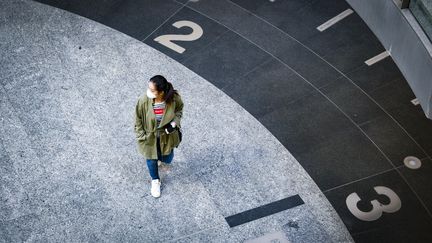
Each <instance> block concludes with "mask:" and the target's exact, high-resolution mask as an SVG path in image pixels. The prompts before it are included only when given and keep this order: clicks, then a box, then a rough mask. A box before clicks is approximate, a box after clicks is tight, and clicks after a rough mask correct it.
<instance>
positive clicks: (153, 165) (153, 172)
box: [147, 138, 174, 180]
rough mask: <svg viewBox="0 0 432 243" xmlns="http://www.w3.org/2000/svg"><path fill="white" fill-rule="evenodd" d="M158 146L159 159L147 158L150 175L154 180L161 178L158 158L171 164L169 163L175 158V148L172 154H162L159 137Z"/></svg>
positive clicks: (157, 139)
mask: <svg viewBox="0 0 432 243" xmlns="http://www.w3.org/2000/svg"><path fill="white" fill-rule="evenodd" d="M156 148H157V157H158V159H147V167H148V169H149V172H150V176H151V178H152V180H155V179H160V178H159V170H158V164H157V162H158V160H160V161H162V162H165V163H167V164H169V163H171V161H172V160H173V158H174V149H172V150H171V153H170V154H168V155H162V153H161V148H160V139H159V138H156Z"/></svg>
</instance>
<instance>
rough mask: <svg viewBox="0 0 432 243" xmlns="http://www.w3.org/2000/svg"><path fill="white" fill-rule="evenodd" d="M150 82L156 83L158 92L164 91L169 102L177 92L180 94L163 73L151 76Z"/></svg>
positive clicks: (166, 100)
mask: <svg viewBox="0 0 432 243" xmlns="http://www.w3.org/2000/svg"><path fill="white" fill-rule="evenodd" d="M150 82H153V83H154V85H155V86H156V90H157V91H158V92H161V91H163V92H164V100H165V102H167V103H170V102H171V101H172V100H173V98H174V94H175V93H177V94H178V92H177V90H175V89H174V87H173V85H172V83H170V82H168V81H167V80H166V79H165V77H164V76H162V75H156V76H153V77H151V78H150Z"/></svg>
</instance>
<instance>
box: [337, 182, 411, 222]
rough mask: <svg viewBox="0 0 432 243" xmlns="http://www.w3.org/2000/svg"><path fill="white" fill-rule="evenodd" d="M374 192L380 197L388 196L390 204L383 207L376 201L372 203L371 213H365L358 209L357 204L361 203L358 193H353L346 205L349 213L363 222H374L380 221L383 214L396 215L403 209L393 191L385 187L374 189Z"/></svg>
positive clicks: (347, 199)
mask: <svg viewBox="0 0 432 243" xmlns="http://www.w3.org/2000/svg"><path fill="white" fill-rule="evenodd" d="M374 190H375V191H376V192H377V193H378V194H380V195H385V196H387V197H388V198H389V199H390V203H389V204H385V205H383V204H381V203H380V202H378V200H376V199H375V200H372V201H371V202H370V203H371V204H372V210H371V211H369V212H363V211H361V210H360V209H359V208H358V207H357V203H358V202H359V201H361V199H360V197H359V196H358V195H357V193H355V192H353V193H351V194H350V195H349V196H348V197H347V198H346V205H347V207H348V209H349V211H350V212H351V213H352V214H353V215H354V216H355V217H357V218H358V219H360V220H363V221H374V220H377V219H379V218H380V217H381V215H382V213H383V212H385V213H394V212H396V211H398V210H399V209H400V208H401V206H402V203H401V200H400V198H399V197H398V195H397V194H396V193H395V192H394V191H393V190H391V189H390V188H387V187H385V186H376V187H374Z"/></svg>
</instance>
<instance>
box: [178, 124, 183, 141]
mask: <svg viewBox="0 0 432 243" xmlns="http://www.w3.org/2000/svg"><path fill="white" fill-rule="evenodd" d="M177 130H178V133H179V140H180V143H181V141H182V132H181V130H180V128H179V127H177Z"/></svg>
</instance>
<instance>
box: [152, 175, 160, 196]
mask: <svg viewBox="0 0 432 243" xmlns="http://www.w3.org/2000/svg"><path fill="white" fill-rule="evenodd" d="M160 185H161V183H160V180H159V179H155V180H152V181H151V195H152V196H153V197H160Z"/></svg>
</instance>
